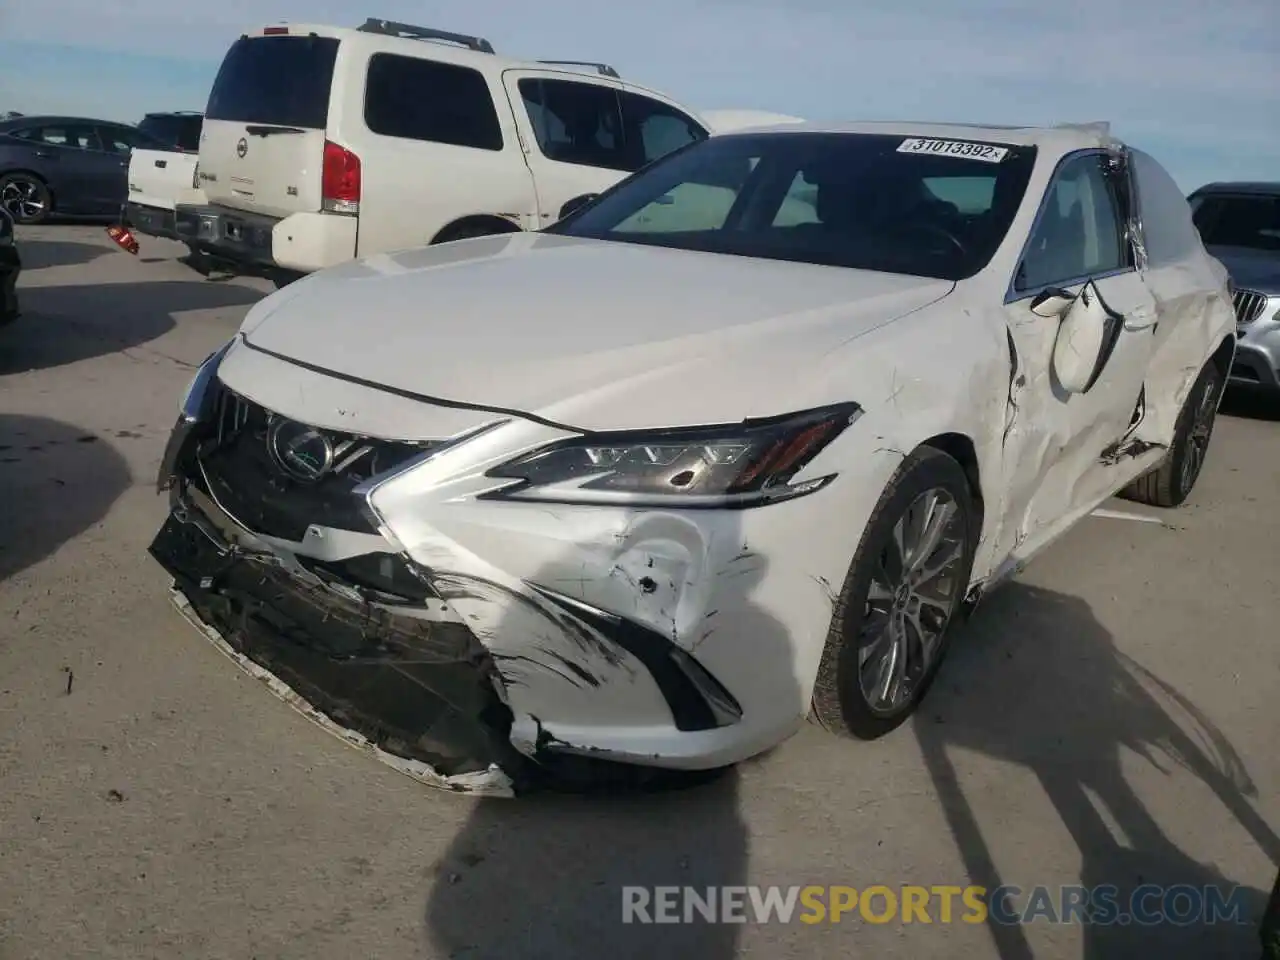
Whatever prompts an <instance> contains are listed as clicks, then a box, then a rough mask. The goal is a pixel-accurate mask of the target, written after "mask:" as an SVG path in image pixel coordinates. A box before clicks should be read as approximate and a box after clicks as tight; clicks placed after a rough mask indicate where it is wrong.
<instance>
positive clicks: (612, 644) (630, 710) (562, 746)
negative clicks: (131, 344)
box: [150, 355, 823, 795]
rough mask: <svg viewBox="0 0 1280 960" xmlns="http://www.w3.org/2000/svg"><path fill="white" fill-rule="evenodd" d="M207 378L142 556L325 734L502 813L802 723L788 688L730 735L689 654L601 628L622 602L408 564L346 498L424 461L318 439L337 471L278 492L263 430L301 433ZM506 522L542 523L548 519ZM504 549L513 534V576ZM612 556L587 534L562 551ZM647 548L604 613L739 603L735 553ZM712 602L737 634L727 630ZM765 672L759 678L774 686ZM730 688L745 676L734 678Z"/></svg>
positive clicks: (415, 448)
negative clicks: (501, 803) (669, 600)
mask: <svg viewBox="0 0 1280 960" xmlns="http://www.w3.org/2000/svg"><path fill="white" fill-rule="evenodd" d="M218 359H219V357H218V356H217V355H215V357H214V358H211V362H210V363H207V364H206V365H205V367H203V368H202V370H201V372H200V373H199V374H197V377H196V380H195V381H194V382H193V384H192V387H191V388H190V390H189V391H188V397H187V401H186V403H185V404H184V409H183V412H182V415H181V416H180V418H179V420H178V423H177V424H176V426H175V428H174V431H173V433H172V436H171V438H170V441H169V444H168V447H167V449H166V452H165V456H164V460H163V462H162V464H161V468H160V476H159V483H160V486H161V488H162V489H164V488H167V489H168V490H169V496H170V505H171V510H170V514H169V516H168V518H167V519H166V521H165V523H164V525H163V526H162V528H161V530H160V531H159V533H158V534H157V536H156V537H155V539H154V541H153V542H152V544H151V547H150V553H151V555H152V556H153V557H154V558H155V559H156V560H157V561H158V562H159V563H160V564H161V565H162V566H163V567H164V568H165V570H166V571H167V572H168V573H169V574H170V575H171V576H172V577H173V580H174V596H175V600H176V602H177V604H178V606H179V608H180V609H181V610H182V611H183V613H184V615H186V616H187V618H188V619H190V620H192V621H193V622H194V623H195V624H196V625H197V626H198V627H199V628H200V629H201V631H202V632H203V633H204V634H205V635H206V636H207V637H208V638H209V639H211V640H212V641H213V642H214V643H215V644H216V645H217V646H218V647H219V649H221V650H222V652H224V653H225V654H227V655H228V656H229V657H230V658H231V659H232V660H234V661H235V662H236V663H237V664H238V665H239V666H240V667H241V668H242V669H244V670H246V671H247V672H248V673H250V674H252V675H254V676H256V677H258V678H260V679H262V680H263V681H264V682H265V683H266V684H267V686H268V687H269V688H270V689H272V690H273V691H274V692H275V693H276V694H277V695H279V696H281V697H282V698H283V699H285V700H286V701H287V702H289V703H291V704H292V705H293V706H295V707H296V708H298V709H299V710H301V711H302V712H303V713H304V714H306V715H307V716H309V717H310V718H311V719H313V720H314V721H316V722H317V723H319V724H321V725H322V726H323V727H325V728H326V729H328V730H330V732H333V733H335V734H337V735H338V736H340V737H342V738H343V739H344V740H346V741H347V742H348V743H351V744H353V745H356V746H358V747H361V748H364V749H366V750H368V751H370V752H372V753H374V754H376V755H377V756H378V758H379V759H381V760H383V761H384V762H387V763H389V764H391V765H392V766H394V767H396V768H397V769H399V770H401V771H402V772H404V773H406V774H409V775H410V776H414V777H415V778H417V779H419V780H421V781H423V782H426V783H429V784H432V785H436V786H440V787H444V788H447V789H452V790H457V791H465V792H476V793H488V794H498V795H506V794H511V793H517V794H518V793H521V792H526V791H529V790H532V789H536V788H552V789H583V788H592V787H598V786H612V785H635V784H645V783H651V782H653V781H663V780H668V779H671V778H676V779H679V776H680V774H679V771H686V772H688V771H699V770H710V769H715V768H717V767H721V766H726V765H728V764H730V763H732V762H736V761H737V760H739V759H742V758H743V757H745V756H749V755H752V754H754V753H756V752H759V750H760V749H762V748H763V747H765V746H768V745H772V744H773V743H774V742H777V740H779V739H782V737H783V736H784V735H785V733H786V732H789V729H794V726H790V725H791V724H793V722H794V723H798V722H799V721H800V719H801V718H802V715H803V708H802V702H803V693H802V691H800V690H798V689H792V690H791V691H790V693H789V694H788V695H787V696H786V697H778V698H776V699H775V700H774V701H773V702H772V703H771V704H770V708H769V709H765V710H760V711H756V713H755V715H754V716H753V718H752V719H753V720H754V721H755V723H754V724H746V725H744V724H741V723H740V721H741V720H742V718H743V709H742V707H741V705H740V704H739V702H738V701H737V700H736V699H735V697H734V695H733V694H731V693H730V692H729V690H728V689H727V687H726V685H725V683H723V682H722V681H721V680H720V679H719V678H717V676H715V675H713V673H712V671H711V670H709V669H708V668H707V666H705V665H704V664H703V663H702V662H701V661H700V658H699V656H698V655H697V653H696V652H694V651H696V649H697V645H696V643H693V642H690V641H686V642H685V643H677V642H676V636H675V634H676V633H677V632H678V631H677V630H676V629H675V628H673V629H672V631H671V632H670V633H668V634H664V633H663V632H662V631H660V630H658V629H655V628H654V627H653V626H652V624H646V623H645V622H644V621H643V620H641V619H632V618H628V617H623V616H620V615H618V614H617V613H613V612H610V609H609V608H610V607H612V608H613V609H616V608H617V607H618V606H619V603H618V602H612V603H611V604H607V605H605V606H602V607H596V606H593V605H591V604H589V603H587V602H584V601H583V600H582V599H579V598H576V597H574V596H570V595H568V594H566V593H561V592H559V591H558V590H555V589H550V588H549V587H547V586H544V585H542V584H540V583H535V582H531V581H530V580H528V579H516V580H512V579H510V578H506V579H505V582H499V579H498V577H497V574H498V573H501V571H496V568H486V567H484V566H482V565H478V561H476V560H475V557H474V555H469V554H468V553H467V552H466V550H465V549H464V548H460V547H458V546H457V545H456V543H454V541H452V540H449V539H448V538H446V537H443V536H441V537H439V541H440V543H444V544H445V545H446V547H447V550H446V551H445V552H443V553H441V554H440V563H439V565H438V566H432V565H429V563H428V562H424V559H423V556H424V552H425V551H426V550H427V546H428V545H424V543H419V542H417V541H415V546H414V547H413V548H412V549H406V548H405V547H404V546H403V544H402V543H401V542H400V541H399V540H398V539H397V538H396V537H395V536H394V535H393V534H392V533H391V532H390V531H388V530H387V529H385V528H383V527H381V526H380V525H379V523H378V519H377V517H376V516H374V515H372V514H371V513H370V512H369V510H368V509H367V504H366V500H365V498H364V497H363V496H361V495H357V493H356V491H357V490H358V489H364V488H367V485H368V483H369V482H370V480H371V479H373V480H376V479H377V478H378V477H384V476H387V475H388V474H389V473H395V472H396V470H397V468H398V466H399V465H401V464H404V463H406V462H407V461H409V460H412V459H413V458H414V457H420V456H422V453H423V446H424V444H422V443H409V442H397V441H378V440H370V439H368V438H359V439H358V442H359V444H360V445H359V446H357V447H348V446H345V444H347V443H349V442H355V439H356V438H344V437H342V436H341V435H338V434H336V433H335V432H333V431H327V432H326V436H327V438H328V439H329V440H331V441H333V442H334V443H335V444H336V448H337V456H338V457H339V458H340V459H342V462H343V464H344V469H343V470H342V471H340V472H339V471H334V472H330V473H328V474H327V475H325V476H324V477H323V479H320V480H316V481H313V482H304V481H302V480H300V479H298V478H297V477H296V476H293V477H291V476H289V475H287V474H286V472H285V471H283V470H282V469H281V462H280V460H279V457H278V456H277V454H278V453H279V449H280V448H281V444H278V443H277V444H274V445H273V443H272V442H270V441H271V438H272V437H273V436H275V435H274V434H273V433H272V429H273V427H272V424H273V423H288V424H291V425H292V426H293V427H298V426H299V425H298V424H296V423H294V422H293V421H285V420H282V419H281V418H277V417H274V416H273V415H272V414H271V413H270V412H269V411H267V410H265V409H264V408H262V407H260V406H258V405H257V404H255V403H253V402H251V401H248V400H246V399H245V398H243V397H241V396H239V395H238V394H235V393H234V392H233V391H231V390H229V389H227V388H226V387H225V386H223V385H222V384H221V383H219V382H218V381H217V379H216V377H215V376H214V374H213V371H214V370H215V369H216V366H217V361H218ZM307 437H308V434H306V433H305V431H304V432H302V433H299V434H298V435H297V436H294V437H292V440H291V441H290V442H296V443H302V441H304V440H306V439H307ZM277 439H279V438H278V437H277ZM285 445H286V446H287V444H285ZM426 446H428V447H429V446H430V445H429V444H428V445H426ZM294 449H295V452H296V450H297V449H298V448H297V447H296V446H295V448H294ZM273 451H274V452H273ZM293 466H294V467H295V468H297V467H299V466H300V463H299V462H294V464H293ZM362 485H363V486H362ZM487 509H494V508H487ZM517 509H518V510H520V512H521V514H525V513H528V515H529V516H533V517H541V520H542V522H545V523H551V521H550V520H548V519H547V517H546V516H545V515H546V514H547V513H549V512H551V511H548V510H543V509H541V508H536V509H533V510H530V511H526V510H525V509H524V508H517ZM708 516H710V514H708ZM669 519H670V518H669V517H666V516H659V517H658V520H659V521H661V522H664V523H669ZM628 522H630V521H628ZM521 532H526V533H527V531H519V530H516V531H514V532H512V533H511V534H510V539H511V547H510V552H511V555H512V559H514V555H515V554H517V553H518V551H519V543H520V534H521ZM588 532H589V533H592V532H591V531H588ZM664 536H667V537H670V536H671V534H670V533H664ZM623 539H625V538H624V537H622V535H621V534H617V535H615V534H614V533H612V532H610V533H608V534H606V533H602V532H600V531H594V535H592V536H588V537H587V538H586V542H585V543H583V544H574V549H582V550H590V549H594V548H595V546H596V545H598V544H599V543H600V542H602V541H610V542H612V541H614V540H623ZM712 539H714V538H712ZM547 542H548V543H553V544H554V545H556V546H563V544H560V543H558V542H555V541H551V540H548V541H547ZM655 542H657V541H653V540H645V541H644V544H645V546H644V548H643V550H640V551H636V550H630V549H628V548H626V547H625V546H624V547H621V548H619V549H620V550H621V551H622V552H621V553H620V554H619V557H620V559H619V560H618V561H617V562H613V563H612V564H602V566H601V569H603V570H605V571H606V572H607V576H602V577H601V580H602V581H603V582H604V585H605V586H606V587H610V588H613V589H615V594H614V595H615V596H626V595H628V594H627V593H625V592H622V591H625V590H630V591H632V593H633V594H634V595H635V596H636V598H637V599H636V606H637V610H638V611H639V608H640V604H641V600H642V599H645V600H647V599H648V598H649V597H650V596H651V595H652V594H658V597H657V599H654V600H653V603H654V604H657V603H659V602H661V594H660V593H659V591H658V584H657V580H656V578H662V579H663V580H664V583H663V584H662V588H663V589H664V590H668V591H674V590H677V588H678V586H685V585H687V584H691V583H696V585H697V586H698V587H699V588H702V587H704V586H705V583H704V582H703V581H705V580H708V579H709V582H711V583H714V582H716V581H717V579H718V580H719V581H720V582H721V583H723V584H725V585H726V586H723V587H722V588H721V593H720V595H719V596H716V595H713V594H712V593H710V592H707V591H705V590H704V591H703V593H704V594H705V595H701V596H700V598H699V599H700V603H701V604H702V606H707V605H712V606H713V607H714V606H715V605H717V604H718V603H719V601H720V600H725V599H727V598H729V595H730V593H732V592H742V591H745V590H747V589H748V588H749V585H750V584H751V582H752V581H751V577H750V576H749V575H750V574H751V573H752V572H753V571H754V570H755V569H756V566H758V565H753V562H752V561H751V557H750V556H749V555H748V554H746V553H745V552H743V551H741V550H738V549H736V548H735V549H734V553H735V554H736V556H733V557H728V558H726V559H727V560H728V561H729V562H727V563H723V564H719V565H718V566H717V567H716V568H713V570H716V569H718V571H719V574H718V577H717V576H716V574H715V573H713V575H712V576H711V577H710V578H702V579H697V578H694V577H693V574H692V572H691V571H685V572H684V573H680V572H677V570H676V567H675V566H674V563H675V561H674V560H673V559H672V558H671V557H670V556H667V557H664V556H662V555H661V554H660V553H656V552H654V550H653V549H651V548H652V544H653V543H655ZM661 542H663V543H665V542H667V541H665V540H664V541H661ZM738 542H739V543H741V540H739V541H738ZM728 544H729V541H727V540H726V549H727V548H728ZM437 545H438V544H437ZM448 550H453V551H456V552H455V553H452V554H450V553H449V552H448ZM735 564H736V566H735ZM507 566H509V567H516V566H517V564H516V563H514V562H512V563H509V564H507ZM581 566H582V565H581V564H578V567H579V568H581ZM633 568H634V569H633ZM553 572H554V571H553ZM486 573H489V574H491V575H486ZM682 578H683V579H684V581H685V583H681V579H682ZM564 579H566V578H563V577H552V576H551V574H550V573H548V574H547V576H546V578H544V581H543V582H544V583H545V582H554V583H561V582H563V580H564ZM565 589H566V590H569V591H570V592H572V588H571V587H566V588H565ZM602 589H603V588H602ZM815 592H816V591H815ZM811 599H812V598H811ZM719 605H721V606H724V607H725V610H724V622H725V623H726V624H727V629H729V630H733V629H734V626H735V623H736V622H737V621H735V620H734V618H733V615H734V611H733V610H732V609H730V608H729V604H727V603H725V604H719ZM655 609H656V607H655ZM699 610H700V612H699V613H698V618H699V621H700V622H701V621H703V620H705V621H707V622H708V623H711V624H712V626H708V627H707V628H706V629H704V630H703V631H702V633H701V634H700V638H701V639H703V640H705V639H706V638H708V637H710V636H711V635H712V634H713V633H714V620H713V618H715V617H716V616H717V615H718V614H720V612H721V611H720V610H717V609H711V610H705V611H704V610H701V608H699ZM703 614H706V616H703ZM819 615H820V617H821V616H823V614H822V612H821V609H820V610H819ZM677 620H678V618H677V617H672V618H671V620H670V621H669V622H671V623H673V624H674V623H676V622H677ZM687 632H688V631H686V633H687ZM690 648H692V649H690ZM780 649H781V648H780ZM782 653H784V654H785V658H784V659H782V660H781V661H780V660H779V658H778V657H775V658H774V659H773V660H772V661H770V660H769V658H767V657H765V658H761V660H760V662H759V668H760V670H761V671H762V672H767V671H769V670H771V669H772V670H775V671H777V672H778V674H779V675H780V676H783V677H784V678H785V679H786V680H787V681H790V676H791V667H792V662H791V657H790V652H789V651H788V650H785V649H783V650H782ZM736 659H737V660H738V661H741V660H742V658H741V656H738V657H737V658H736ZM783 666H785V668H786V669H785V670H783V669H780V667H783ZM717 669H720V668H717ZM734 669H737V670H739V671H742V673H745V674H754V671H753V670H752V669H751V666H750V665H749V664H741V663H739V664H738V665H737V666H736V667H735V668H734ZM729 672H732V671H729ZM738 682H739V683H740V681H738ZM791 683H792V686H793V687H794V682H793V681H791ZM743 727H746V729H745V730H744V729H743Z"/></svg>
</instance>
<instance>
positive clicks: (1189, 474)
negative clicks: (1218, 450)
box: [1182, 382, 1218, 490]
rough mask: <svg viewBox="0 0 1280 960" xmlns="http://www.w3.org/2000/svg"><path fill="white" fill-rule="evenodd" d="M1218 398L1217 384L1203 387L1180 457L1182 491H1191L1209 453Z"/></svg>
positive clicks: (1211, 383)
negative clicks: (1185, 444) (1184, 447)
mask: <svg viewBox="0 0 1280 960" xmlns="http://www.w3.org/2000/svg"><path fill="white" fill-rule="evenodd" d="M1217 398H1218V390H1217V384H1216V383H1213V382H1210V383H1208V384H1206V385H1205V389H1204V393H1203V394H1202V395H1201V396H1200V403H1199V404H1198V405H1197V406H1196V412H1195V415H1194V417H1193V418H1192V421H1191V432H1190V434H1188V436H1187V450H1186V453H1184V454H1183V457H1182V489H1183V490H1189V489H1191V486H1192V484H1194V483H1195V482H1196V480H1197V478H1199V476H1200V471H1201V469H1202V468H1203V467H1204V462H1205V459H1206V457H1207V456H1208V452H1209V438H1210V437H1211V436H1212V435H1213V421H1214V416H1215V414H1216V413H1217V407H1216V405H1215V401H1216V400H1217Z"/></svg>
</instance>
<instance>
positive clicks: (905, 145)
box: [898, 137, 1009, 163]
mask: <svg viewBox="0 0 1280 960" xmlns="http://www.w3.org/2000/svg"><path fill="white" fill-rule="evenodd" d="M898 153H928V154H933V155H935V156H942V157H959V158H961V159H964V160H981V161H983V162H984V163H999V162H1000V161H1001V160H1003V159H1004V158H1005V157H1006V156H1008V154H1009V149H1008V148H1007V147H993V146H991V144H989V143H966V142H965V141H963V140H929V139H926V138H924V137H912V138H911V139H910V140H903V141H902V143H900V144H898Z"/></svg>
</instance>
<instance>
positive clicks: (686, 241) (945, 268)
mask: <svg viewBox="0 0 1280 960" xmlns="http://www.w3.org/2000/svg"><path fill="white" fill-rule="evenodd" d="M1034 163H1035V148H1034V147H1009V146H1001V145H996V144H987V145H983V144H969V143H958V142H952V141H938V140H920V139H918V138H908V137H902V136H889V135H882V134H874V135H871V134H841V133H776V134H741V135H729V136H721V137H712V138H711V139H709V140H704V141H702V142H700V143H697V144H694V145H692V146H690V147H688V148H685V149H683V150H680V151H678V152H676V153H673V154H671V155H670V156H668V157H667V158H665V159H663V160H660V161H658V162H657V163H655V164H653V165H651V166H649V167H648V168H646V169H644V170H642V171H641V172H640V173H638V174H636V175H635V176H633V177H631V178H629V179H627V180H624V181H622V183H620V184H618V185H617V186H616V187H614V188H613V189H612V190H610V191H608V192H607V193H605V194H604V195H603V196H601V197H600V198H599V199H598V200H597V201H596V202H595V203H592V204H591V205H589V206H587V207H584V208H582V209H580V210H579V211H578V212H577V213H574V214H571V215H570V216H568V217H566V218H565V219H564V220H562V221H560V222H559V223H558V224H556V225H554V226H553V227H550V228H548V229H549V230H550V231H551V232H553V233H559V234H564V235H567V236H574V237H588V238H593V239H598V240H618V241H623V242H627V243H644V244H652V245H655V246H662V247H674V248H678V249H683V250H702V251H706V252H710V253H724V254H733V255H737V256H744V257H760V258H765V259H771V260H793V261H798V262H801V263H814V264H824V265H829V266H839V267H856V268H860V269H864V270H878V271H883V272H888V273H904V274H911V275H914V276H922V277H936V278H939V279H944V280H960V279H963V278H965V277H968V276H972V275H973V274H975V273H977V272H978V271H979V270H981V269H982V268H983V267H984V266H985V265H986V264H987V262H988V261H989V260H990V259H991V257H992V256H993V255H994V254H995V251H996V249H997V248H998V247H999V245H1000V242H1001V240H1003V239H1004V235H1005V233H1006V232H1007V231H1008V229H1009V224H1010V223H1011V222H1012V221H1013V217H1014V214H1015V213H1016V212H1017V210H1018V205H1019V204H1020V203H1021V202H1022V196H1023V194H1024V193H1025V191H1026V187H1027V181H1028V179H1029V178H1030V175H1031V168H1032V166H1033V165H1034Z"/></svg>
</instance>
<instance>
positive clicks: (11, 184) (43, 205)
mask: <svg viewBox="0 0 1280 960" xmlns="http://www.w3.org/2000/svg"><path fill="white" fill-rule="evenodd" d="M0 207H4V210H5V212H6V213H7V214H9V216H10V217H12V218H13V222H14V223H25V224H34V223H43V222H44V221H45V220H47V219H48V217H49V214H50V213H51V212H52V211H53V197H52V195H51V194H50V193H49V188H48V187H46V186H45V185H44V183H43V182H41V180H40V179H39V178H38V177H36V176H34V175H33V174H30V173H10V174H8V175H7V176H4V177H0Z"/></svg>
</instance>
